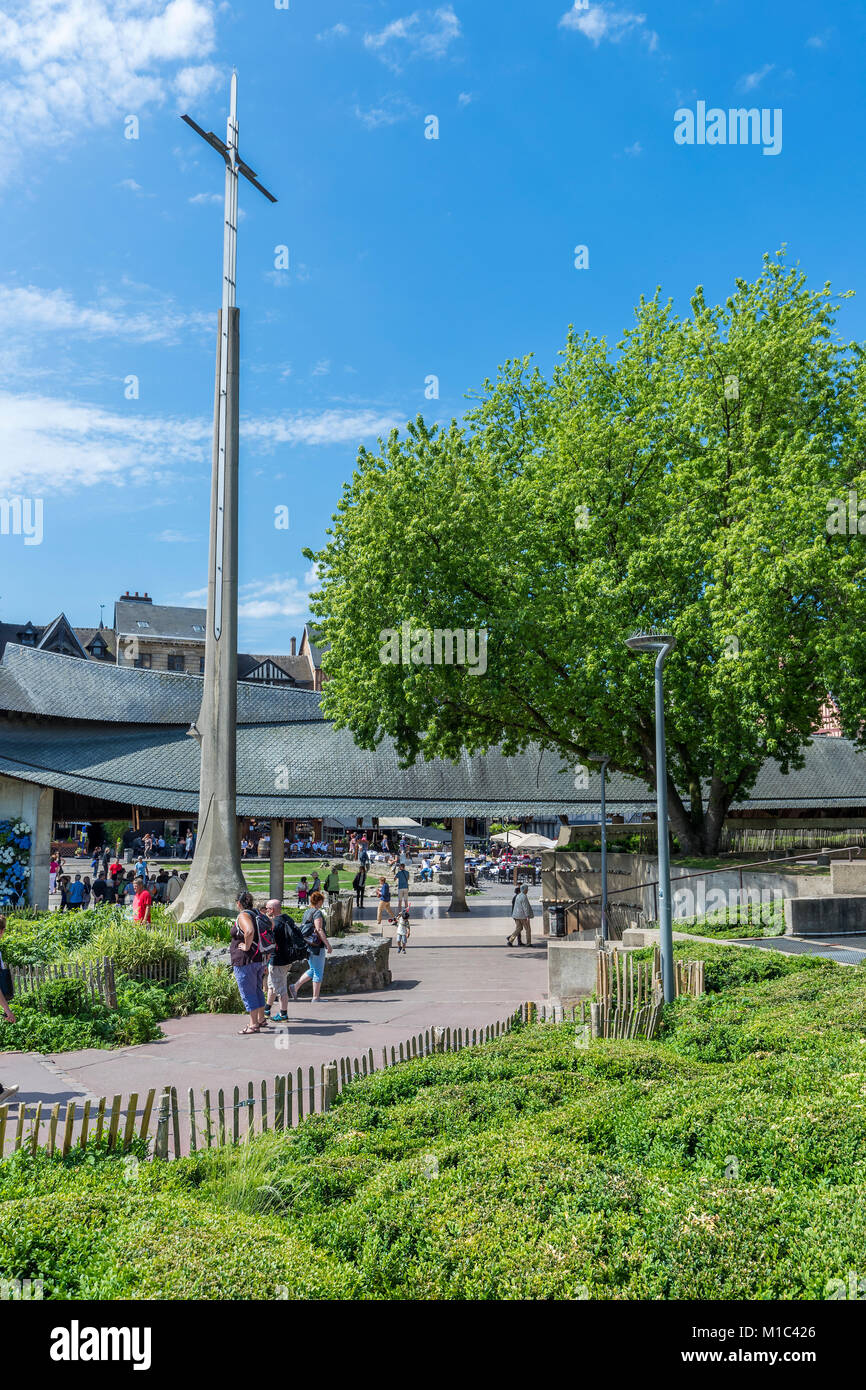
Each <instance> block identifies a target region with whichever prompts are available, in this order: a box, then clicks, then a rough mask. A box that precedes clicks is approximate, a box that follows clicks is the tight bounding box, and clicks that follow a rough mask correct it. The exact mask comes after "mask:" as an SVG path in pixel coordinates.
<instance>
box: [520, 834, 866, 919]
mask: <svg viewBox="0 0 866 1390" xmlns="http://www.w3.org/2000/svg"><path fill="white" fill-rule="evenodd" d="M861 850H862V846H861V845H839V846H837V848H836V849H813V850H809V851H808V852H807V853H806V854H787V855H785V856H784V857H783V858H781V859H758V860H753V861H752V862H751V863H747V864H729V865H727V866H726V867H725V868H723V869H696V870H695V872H694V873H692V874H678V875H677V877H676V878H675V879H674V880H672V883H671V890H672V891H673V888H674V885H676V886H679V884H681V883H685V881H686V879H689V878H711V877H712V876H713V874H732V873H737V872H738V873H739V875H740V891H741V892H742V889H743V870H744V869H760V868H761V867H762V866H763V865H766V864H790V863H791V861H792V860H796V861H797V862H802V861H803V860H804V859H809V858H811V857H812V856H813V855H830V854H844V853H846V851H847V854H848V860H849V863H850V861H851V859H852V857H853V856H852V851H853V855H858V856H859V855H860V853H861ZM658 883H659V881H658V879H657V878H648V879H646V880H645V881H644V882H643V883H630V884H628V885H627V886H626V887H625V888H612V889H608V897H609V898H610V897H612V896H613V895H614V894H616V893H633V892H636V891H637V890H638V889H640V888H657V887H658ZM602 897H603V894H601V893H592V894H590V896H589V897H586V898H542V900H541V904H542V907H548V906H551V905H553V904H554V903H555V904H557V905H558V906H560V907H576V908H577V909H578V914H577V915H578V922H579V921H580V906H581V904H582V903H594V902H600V901H601V898H602ZM578 929H579V928H578Z"/></svg>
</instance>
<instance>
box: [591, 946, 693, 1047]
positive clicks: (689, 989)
mask: <svg viewBox="0 0 866 1390" xmlns="http://www.w3.org/2000/svg"><path fill="white" fill-rule="evenodd" d="M704 987H705V986H704V962H703V961H702V960H690V961H675V962H674V993H675V996H676V997H677V998H678V997H679V996H680V995H681V994H691V995H698V994H703V993H704ZM595 992H596V999H595V1000H593V1003H592V1005H591V1006H590V1021H591V1026H592V1036H593V1037H594V1038H654V1037H655V1035H656V1033H657V1031H658V1026H659V1022H660V1020H661V1013H662V1008H663V1007H664V993H663V990H662V980H661V956H660V953H659V948H658V946H656V947H655V949H654V951H653V958H652V960H651V961H635V959H634V956H633V954H632V953H631V952H630V951H617V950H616V949H615V948H614V949H613V950H610V951H599V952H598V955H597V958H596V984H595Z"/></svg>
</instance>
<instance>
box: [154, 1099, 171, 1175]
mask: <svg viewBox="0 0 866 1390" xmlns="http://www.w3.org/2000/svg"><path fill="white" fill-rule="evenodd" d="M169 1104H170V1097H169V1094H168V1091H167V1090H165V1091H163V1093H162V1095H161V1096H160V1098H159V1110H158V1112H157V1117H156V1144H155V1145H154V1150H153V1156H154V1158H165V1159H167V1158H168V1110H169Z"/></svg>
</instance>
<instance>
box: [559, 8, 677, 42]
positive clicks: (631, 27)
mask: <svg viewBox="0 0 866 1390" xmlns="http://www.w3.org/2000/svg"><path fill="white" fill-rule="evenodd" d="M645 24H646V15H645V14H631V13H630V12H629V11H628V10H617V9H616V8H615V7H614V6H613V5H604V6H602V5H594V6H592V8H591V9H586V8H585V7H583V6H581V5H580V4H578V3H575V5H574V6H573V7H572V9H570V10H566V12H565V14H564V15H563V16H562V18H561V19H560V21H559V27H560V28H561V29H576V30H577V32H578V33H579V34H583V36H584V38H587V39H589V40H590V41H591V42H592V43H593V44H595V47H596V48H598V45H599V44H600V43H601V41H602V39H609V40H610V42H611V43H619V42H620V40H622V39H624V38H626V36H627V35H629V34H632V33H635V32H639V33H640V36H641V38H642V39H643V41H644V42H645V43H646V44H647V46H648V47H649V50H650V52H654V50H655V49H656V47H657V46H658V38H659V36H658V34H657V33H656V32H655V30H653V29H645V28H643V26H644V25H645Z"/></svg>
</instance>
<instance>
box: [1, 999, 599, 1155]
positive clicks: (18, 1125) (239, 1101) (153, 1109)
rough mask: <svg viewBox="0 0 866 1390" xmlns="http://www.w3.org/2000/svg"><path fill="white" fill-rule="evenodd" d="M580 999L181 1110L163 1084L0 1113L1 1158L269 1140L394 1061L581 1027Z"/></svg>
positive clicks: (171, 1151) (210, 1094)
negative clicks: (521, 1033)
mask: <svg viewBox="0 0 866 1390" xmlns="http://www.w3.org/2000/svg"><path fill="white" fill-rule="evenodd" d="M587 1014H588V1005H587V1001H586V1000H583V1001H582V1002H581V1003H580V1004H578V1005H575V1006H574V1007H573V1008H571V1009H569V1010H564V1009H563V1008H562V1007H561V1006H559V1005H557V1006H556V1007H554V1006H553V1005H549V1004H541V1005H538V1004H534V1003H526V1004H521V1005H520V1007H519V1008H518V1009H517V1010H516V1011H515V1012H514V1013H513V1014H512V1015H511V1016H510V1017H509V1018H506V1019H504V1020H500V1021H497V1022H496V1023H492V1024H488V1025H487V1027H485V1028H472V1029H470V1028H436V1027H434V1028H428V1029H425V1031H424V1032H423V1033H417V1034H415V1035H413V1036H412V1037H410V1038H408V1039H407V1040H406V1041H405V1042H404V1043H400V1044H399V1046H397V1047H391V1048H390V1049H389V1048H387V1047H383V1048H382V1062H381V1066H380V1067H378V1068H377V1066H376V1061H375V1058H374V1055H373V1050H372V1048H370V1049H368V1050H367V1051H366V1052H364V1053H363V1054H362V1055H361V1056H360V1057H341V1058H339V1059H336V1060H334V1061H332V1062H329V1063H323V1064H322V1065H321V1067H320V1068H319V1072H318V1075H317V1073H316V1068H315V1067H312V1066H310V1067H298V1068H297V1070H296V1071H292V1072H287V1073H285V1074H283V1075H278V1076H274V1077H273V1079H272V1080H271V1081H267V1080H262V1081H260V1082H259V1083H258V1084H256V1083H254V1082H252V1081H250V1082H248V1083H247V1087H246V1094H245V1095H244V1094H242V1087H240V1086H235V1087H234V1088H233V1090H232V1091H231V1092H230V1093H229V1092H227V1091H226V1090H224V1089H222V1088H221V1089H218V1090H216V1091H211V1090H205V1091H202V1092H201V1094H200V1097H199V1098H198V1099H197V1098H196V1095H195V1092H194V1091H193V1090H192V1088H190V1090H189V1091H188V1092H187V1096H186V1106H185V1107H184V1108H183V1109H182V1108H181V1105H180V1101H179V1098H178V1091H177V1087H175V1086H166V1087H165V1088H164V1089H163V1090H162V1091H161V1092H160V1093H159V1094H157V1091H156V1090H155V1089H152V1090H150V1091H148V1092H147V1094H146V1095H145V1096H139V1094H138V1093H137V1092H132V1093H131V1094H130V1095H129V1096H127V1097H126V1099H125V1100H124V1098H123V1096H120V1095H116V1096H114V1097H112V1098H111V1099H110V1100H109V1099H108V1097H106V1096H103V1097H101V1098H99V1099H94V1098H92V1097H91V1098H85V1099H80V1098H79V1099H78V1100H72V1101H68V1102H67V1103H65V1104H63V1103H60V1102H58V1103H56V1104H54V1105H45V1104H43V1102H41V1101H40V1102H38V1103H37V1104H35V1105H25V1104H22V1105H17V1106H10V1105H2V1106H0V1158H2V1157H4V1156H5V1154H6V1153H7V1152H14V1151H15V1150H17V1149H25V1150H29V1151H30V1152H31V1153H35V1152H36V1150H37V1149H39V1148H40V1147H41V1148H44V1149H46V1150H47V1152H48V1153H49V1154H57V1155H63V1156H65V1155H66V1154H68V1153H69V1152H70V1151H71V1150H73V1149H76V1148H78V1149H82V1148H85V1147H86V1146H87V1144H88V1143H94V1144H100V1143H105V1145H106V1146H107V1147H108V1148H109V1149H116V1150H117V1151H118V1152H121V1153H122V1152H125V1151H126V1150H128V1149H129V1148H130V1147H131V1146H132V1145H133V1144H134V1143H135V1142H136V1141H143V1142H146V1143H149V1144H150V1146H151V1147H150V1153H151V1156H152V1157H154V1158H165V1159H168V1158H179V1157H181V1156H182V1155H185V1154H191V1153H196V1152H198V1151H199V1150H200V1149H205V1148H208V1149H210V1148H215V1147H221V1146H222V1145H225V1144H237V1143H240V1142H241V1141H243V1140H245V1139H247V1138H248V1137H249V1136H252V1135H254V1134H267V1133H268V1132H272V1131H282V1130H287V1129H291V1128H293V1126H295V1125H298V1124H300V1123H301V1121H302V1120H303V1119H304V1118H305V1116H308V1115H313V1114H321V1113H323V1112H324V1111H327V1110H329V1109H330V1108H331V1106H332V1105H333V1103H334V1100H335V1099H336V1097H337V1095H338V1094H339V1093H340V1092H341V1091H342V1090H344V1089H345V1088H346V1087H347V1086H348V1085H350V1084H351V1083H352V1082H353V1081H356V1080H358V1079H359V1078H361V1077H364V1076H371V1075H372V1074H373V1073H374V1072H375V1071H377V1070H379V1071H381V1070H383V1069H384V1068H386V1067H392V1066H396V1065H397V1064H398V1063H400V1062H408V1061H412V1060H414V1059H415V1058H423V1057H429V1056H433V1055H435V1054H437V1053H447V1052H460V1051H462V1050H463V1049H464V1048H467V1047H477V1046H480V1045H481V1044H483V1043H487V1042H492V1041H493V1040H494V1039H496V1038H499V1037H504V1036H505V1035H506V1034H507V1033H510V1032H511V1030H512V1029H513V1028H514V1027H515V1026H516V1025H518V1026H519V1025H521V1024H525V1023H535V1022H547V1023H554V1022H556V1023H563V1022H568V1021H569V1020H570V1021H572V1022H574V1023H575V1024H578V1023H579V1024H580V1026H581V1027H582V1028H584V1029H586V1028H587V1026H588V1025H587Z"/></svg>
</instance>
